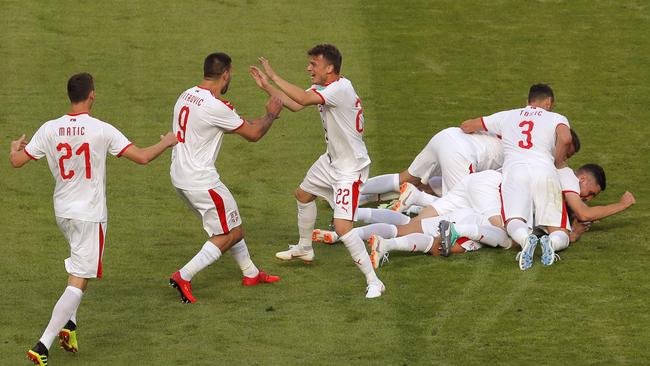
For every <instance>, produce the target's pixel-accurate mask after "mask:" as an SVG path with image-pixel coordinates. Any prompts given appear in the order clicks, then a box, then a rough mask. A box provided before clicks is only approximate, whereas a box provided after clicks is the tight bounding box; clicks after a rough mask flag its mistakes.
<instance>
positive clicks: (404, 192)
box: [391, 182, 417, 212]
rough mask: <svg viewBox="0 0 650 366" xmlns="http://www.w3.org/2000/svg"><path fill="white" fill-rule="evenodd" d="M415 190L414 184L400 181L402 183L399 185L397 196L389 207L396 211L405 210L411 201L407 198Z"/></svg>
mask: <svg viewBox="0 0 650 366" xmlns="http://www.w3.org/2000/svg"><path fill="white" fill-rule="evenodd" d="M416 190H417V188H415V186H414V185H412V184H411V183H409V182H404V183H402V185H401V186H400V187H399V198H398V199H397V201H396V202H395V203H394V204H393V207H392V208H391V209H392V210H393V211H396V212H404V211H406V210H407V209H408V208H409V207H410V206H411V203H410V202H409V198H410V197H411V195H412V194H413V192H414V191H416Z"/></svg>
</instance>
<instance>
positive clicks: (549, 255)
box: [539, 235, 560, 266]
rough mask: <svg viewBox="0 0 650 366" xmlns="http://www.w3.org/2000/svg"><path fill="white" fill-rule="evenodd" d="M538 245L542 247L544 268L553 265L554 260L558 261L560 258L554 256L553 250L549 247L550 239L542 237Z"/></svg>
mask: <svg viewBox="0 0 650 366" xmlns="http://www.w3.org/2000/svg"><path fill="white" fill-rule="evenodd" d="M539 242H540V244H541V245H542V264H543V265H545V266H550V265H552V264H553V263H555V261H556V260H560V256H559V255H557V254H555V249H553V245H551V238H549V237H548V235H544V236H542V237H541V238H540V239H539Z"/></svg>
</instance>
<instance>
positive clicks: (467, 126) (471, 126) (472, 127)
mask: <svg viewBox="0 0 650 366" xmlns="http://www.w3.org/2000/svg"><path fill="white" fill-rule="evenodd" d="M460 129H461V130H463V132H465V133H474V132H478V131H485V126H484V125H483V120H482V119H481V118H474V119H468V120H467V121H465V122H463V123H461V124H460Z"/></svg>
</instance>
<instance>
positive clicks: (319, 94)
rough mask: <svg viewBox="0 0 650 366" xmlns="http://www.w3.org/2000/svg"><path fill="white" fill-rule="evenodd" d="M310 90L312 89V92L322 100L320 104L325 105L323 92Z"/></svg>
mask: <svg viewBox="0 0 650 366" xmlns="http://www.w3.org/2000/svg"><path fill="white" fill-rule="evenodd" d="M311 91H313V92H314V93H316V94H317V95H318V96H319V97H320V100H321V101H322V102H323V103H321V104H322V105H325V98H323V94H321V93H319V92H318V91H317V90H316V89H311Z"/></svg>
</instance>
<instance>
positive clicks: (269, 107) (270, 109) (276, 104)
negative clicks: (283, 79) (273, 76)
mask: <svg viewBox="0 0 650 366" xmlns="http://www.w3.org/2000/svg"><path fill="white" fill-rule="evenodd" d="M281 110H282V100H280V98H278V97H271V98H269V100H268V101H267V102H266V113H270V114H272V115H274V116H276V118H277V116H279V115H280V111H281Z"/></svg>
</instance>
